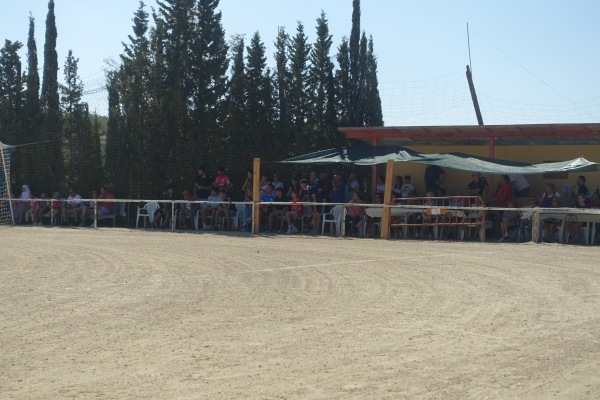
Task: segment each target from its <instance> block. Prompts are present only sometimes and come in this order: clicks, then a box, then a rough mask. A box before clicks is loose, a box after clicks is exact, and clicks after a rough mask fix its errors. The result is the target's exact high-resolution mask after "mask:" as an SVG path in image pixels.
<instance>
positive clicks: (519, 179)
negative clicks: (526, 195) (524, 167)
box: [508, 175, 531, 191]
mask: <svg viewBox="0 0 600 400" xmlns="http://www.w3.org/2000/svg"><path fill="white" fill-rule="evenodd" d="M508 178H509V179H510V183H513V184H514V185H515V190H517V191H519V190H523V189H527V188H528V187H529V186H531V185H530V184H529V182H528V181H527V179H525V177H524V176H523V175H509V176H508Z"/></svg>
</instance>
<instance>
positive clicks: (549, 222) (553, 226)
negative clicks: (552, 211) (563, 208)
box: [542, 196, 562, 242]
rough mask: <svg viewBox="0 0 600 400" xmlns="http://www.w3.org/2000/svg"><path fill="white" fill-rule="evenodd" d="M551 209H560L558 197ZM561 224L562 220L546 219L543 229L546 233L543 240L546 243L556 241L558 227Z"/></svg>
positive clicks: (555, 197) (553, 201)
mask: <svg viewBox="0 0 600 400" xmlns="http://www.w3.org/2000/svg"><path fill="white" fill-rule="evenodd" d="M549 208H560V199H559V198H558V197H557V196H554V197H553V199H552V204H551V205H550V207H549ZM561 223H562V221H561V220H558V219H555V218H546V219H544V220H543V221H542V227H543V231H544V237H543V240H544V241H545V242H554V241H556V239H557V231H558V227H559V226H560V225H561Z"/></svg>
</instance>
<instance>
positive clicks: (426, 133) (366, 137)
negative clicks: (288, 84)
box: [338, 123, 600, 146]
mask: <svg viewBox="0 0 600 400" xmlns="http://www.w3.org/2000/svg"><path fill="white" fill-rule="evenodd" d="M338 131H340V132H342V133H343V134H344V135H346V138H348V139H357V140H360V141H363V142H366V143H369V144H378V145H381V146H419V145H446V146H448V145H487V144H488V143H489V142H490V139H491V138H493V139H494V143H495V145H496V146H515V145H529V144H538V145H541V144H550V145H559V144H563V145H564V144H600V124H596V123H577V124H522V125H483V126H479V125H457V126H390V127H358V128H353V127H341V128H338Z"/></svg>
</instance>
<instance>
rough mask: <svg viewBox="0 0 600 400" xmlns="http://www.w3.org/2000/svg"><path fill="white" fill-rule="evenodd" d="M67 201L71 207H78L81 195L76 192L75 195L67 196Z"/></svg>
mask: <svg viewBox="0 0 600 400" xmlns="http://www.w3.org/2000/svg"><path fill="white" fill-rule="evenodd" d="M67 202H68V203H69V204H71V206H72V207H73V208H78V207H79V206H80V205H81V196H80V195H78V194H76V195H75V196H69V197H67Z"/></svg>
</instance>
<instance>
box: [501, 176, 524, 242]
mask: <svg viewBox="0 0 600 400" xmlns="http://www.w3.org/2000/svg"><path fill="white" fill-rule="evenodd" d="M507 178H508V177H507ZM508 180H510V178H508ZM511 190H512V189H511ZM505 207H506V208H515V203H514V202H513V201H512V200H510V199H509V200H508V202H506V206H505ZM518 219H519V212H518V211H516V210H504V212H503V213H502V222H500V230H501V233H500V234H501V236H500V239H498V241H499V242H503V241H504V240H506V239H508V236H509V227H510V223H511V222H515V221H518Z"/></svg>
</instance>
